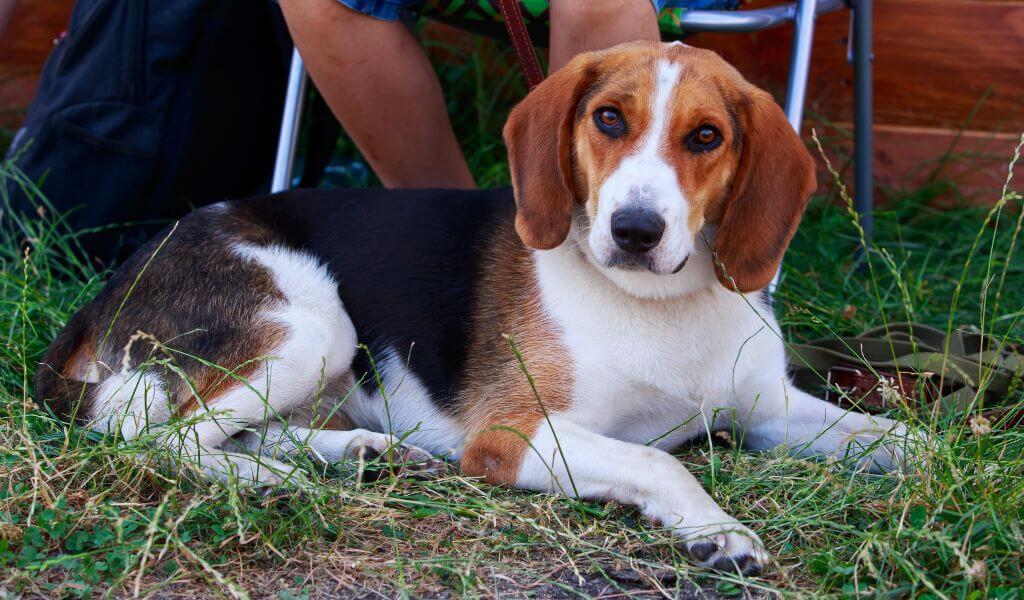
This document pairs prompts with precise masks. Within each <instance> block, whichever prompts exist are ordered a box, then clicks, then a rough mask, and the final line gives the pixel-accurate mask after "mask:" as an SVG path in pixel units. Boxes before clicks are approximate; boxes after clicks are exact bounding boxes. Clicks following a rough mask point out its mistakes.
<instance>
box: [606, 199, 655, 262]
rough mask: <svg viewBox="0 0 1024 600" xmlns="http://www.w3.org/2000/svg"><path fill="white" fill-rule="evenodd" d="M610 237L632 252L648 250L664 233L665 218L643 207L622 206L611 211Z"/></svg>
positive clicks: (619, 245)
mask: <svg viewBox="0 0 1024 600" xmlns="http://www.w3.org/2000/svg"><path fill="white" fill-rule="evenodd" d="M611 225H612V239H614V240H615V244H616V245H617V246H618V247H619V248H621V249H622V250H625V251H626V252H630V253H633V254H644V253H646V252H650V251H651V250H653V249H654V248H655V247H656V246H657V245H658V242H660V241H661V236H662V235H663V234H664V233H665V219H662V218H661V216H660V215H658V214H657V213H655V212H654V211H652V210H649V209H645V208H624V209H621V210H617V211H615V212H614V213H612V220H611Z"/></svg>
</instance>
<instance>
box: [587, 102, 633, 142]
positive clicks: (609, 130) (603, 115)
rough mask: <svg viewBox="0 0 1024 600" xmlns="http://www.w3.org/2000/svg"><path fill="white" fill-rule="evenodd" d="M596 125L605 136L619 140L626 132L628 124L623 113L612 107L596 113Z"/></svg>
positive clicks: (600, 109)
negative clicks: (623, 117)
mask: <svg viewBox="0 0 1024 600" xmlns="http://www.w3.org/2000/svg"><path fill="white" fill-rule="evenodd" d="M594 123H596V124H597V128H598V129H600V130H601V131H602V132H603V133H604V134H606V135H608V136H610V137H612V138H617V137H619V136H620V135H622V134H623V133H624V132H625V131H626V123H625V121H624V120H623V119H622V113H620V112H619V111H617V110H615V109H614V108H610V107H607V106H605V107H603V108H599V109H597V111H595V112H594Z"/></svg>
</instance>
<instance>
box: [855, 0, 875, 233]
mask: <svg viewBox="0 0 1024 600" xmlns="http://www.w3.org/2000/svg"><path fill="white" fill-rule="evenodd" d="M851 33H852V37H853V77H854V85H853V90H854V106H855V113H854V125H853V127H854V131H853V143H854V157H855V164H854V183H855V185H856V188H857V189H856V197H855V198H854V208H855V209H857V213H858V214H859V215H860V223H861V226H862V227H863V228H864V235H865V237H867V238H868V239H870V238H871V232H872V230H873V229H874V217H873V216H872V214H871V210H872V208H873V205H874V177H873V175H872V162H873V160H874V149H873V148H872V141H873V140H872V131H871V123H872V120H873V115H872V98H873V90H872V74H871V67H872V65H871V61H872V58H873V57H872V54H871V0H856V1H855V2H854V4H853V31H852V32H851Z"/></svg>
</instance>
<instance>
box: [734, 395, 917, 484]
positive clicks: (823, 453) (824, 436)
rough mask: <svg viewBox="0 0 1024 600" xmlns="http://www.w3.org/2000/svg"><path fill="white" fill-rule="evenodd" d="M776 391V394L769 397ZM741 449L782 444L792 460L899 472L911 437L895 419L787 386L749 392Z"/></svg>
mask: <svg viewBox="0 0 1024 600" xmlns="http://www.w3.org/2000/svg"><path fill="white" fill-rule="evenodd" d="M775 388H778V392H777V393H772V392H774V391H775ZM747 395H748V396H750V397H751V398H754V400H753V402H754V405H753V407H752V408H750V409H742V408H741V409H740V410H738V411H737V415H736V416H737V417H738V418H739V419H740V420H743V421H746V427H745V431H744V433H743V445H744V446H745V447H747V448H750V449H752V450H765V449H768V448H774V447H777V446H783V447H785V448H786V449H787V450H789V452H790V453H792V454H794V455H797V456H819V457H825V458H830V459H836V460H846V459H854V460H856V461H857V466H859V467H866V468H869V469H871V470H872V471H875V472H880V471H888V470H892V469H896V468H899V467H901V466H903V465H904V464H905V463H906V457H907V456H908V455H909V454H910V453H911V451H912V450H913V444H915V443H916V438H915V436H913V435H909V434H908V430H907V427H906V426H905V425H904V424H903V423H900V422H898V421H893V420H892V419H887V418H885V417H879V416H874V415H867V414H864V413H859V412H854V411H850V410H846V409H843V408H840V407H838V406H836V405H834V404H831V403H829V402H825V401H824V400H819V399H818V398H815V397H814V396H812V395H810V394H808V393H807V392H803V391H801V390H798V389H796V388H794V387H792V386H785V387H783V386H782V385H774V386H767V387H766V388H758V389H756V390H755V389H751V390H750V391H749V393H748V394H747Z"/></svg>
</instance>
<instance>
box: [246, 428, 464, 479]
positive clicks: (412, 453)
mask: <svg viewBox="0 0 1024 600" xmlns="http://www.w3.org/2000/svg"><path fill="white" fill-rule="evenodd" d="M234 442H235V443H237V444H238V445H240V446H242V447H244V448H245V449H247V450H249V451H250V452H253V453H260V454H262V455H263V456H270V457H278V456H282V457H290V456H294V455H296V454H300V453H309V454H312V455H313V457H314V458H316V459H317V460H320V461H323V462H324V463H336V462H340V461H343V460H345V459H364V460H370V459H373V458H376V457H378V456H383V457H385V458H386V459H388V460H391V461H393V462H396V463H400V464H402V466H403V467H405V468H411V469H413V470H415V471H416V472H417V473H418V474H420V475H432V474H435V473H438V472H440V471H442V470H443V469H444V464H445V463H444V461H440V460H437V459H434V457H433V456H431V454H430V453H429V452H427V451H426V450H423V449H421V448H417V447H415V446H410V445H406V444H402V443H401V441H400V440H398V439H396V438H395V437H394V436H391V435H388V434H385V433H377V432H375V431H369V430H367V429H349V430H336V429H317V428H309V427H303V426H299V425H296V424H293V423H292V422H288V423H287V424H285V423H282V422H280V421H271V422H269V423H267V425H266V426H265V427H262V428H260V429H258V430H256V431H251V430H250V431H243V432H242V433H240V434H239V435H237V436H235V438H234Z"/></svg>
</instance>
